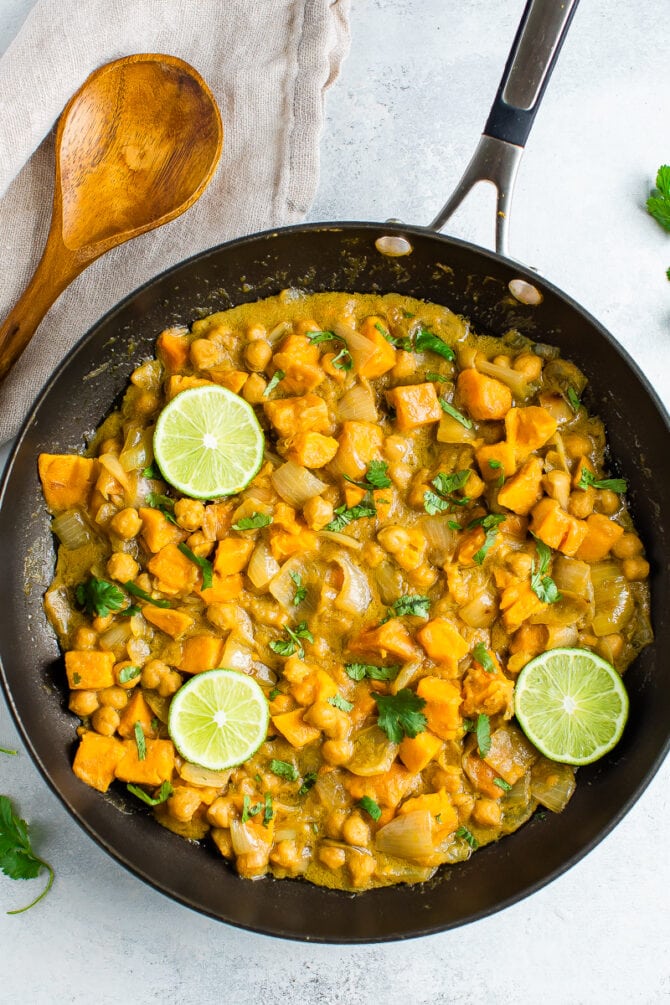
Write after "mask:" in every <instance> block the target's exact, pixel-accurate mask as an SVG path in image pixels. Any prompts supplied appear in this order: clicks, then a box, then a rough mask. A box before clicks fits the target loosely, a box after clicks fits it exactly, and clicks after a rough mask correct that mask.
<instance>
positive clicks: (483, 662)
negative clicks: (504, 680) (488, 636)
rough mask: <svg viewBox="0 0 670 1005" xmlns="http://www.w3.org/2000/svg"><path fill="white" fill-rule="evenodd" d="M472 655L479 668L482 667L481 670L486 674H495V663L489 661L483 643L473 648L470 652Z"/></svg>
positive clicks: (489, 658)
mask: <svg viewBox="0 0 670 1005" xmlns="http://www.w3.org/2000/svg"><path fill="white" fill-rule="evenodd" d="M472 655H473V656H474V658H475V659H476V660H477V662H478V663H479V665H480V667H482V669H483V670H486V672H487V673H495V672H496V667H495V663H494V662H493V660H492V659H491V657H490V655H489V652H488V649H487V648H486V646H485V645H484V643H483V642H478V643H477V645H476V646H475V648H474V649H473V650H472Z"/></svg>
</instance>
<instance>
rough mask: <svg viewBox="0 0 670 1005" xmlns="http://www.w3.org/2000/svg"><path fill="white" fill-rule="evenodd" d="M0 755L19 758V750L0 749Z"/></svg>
mask: <svg viewBox="0 0 670 1005" xmlns="http://www.w3.org/2000/svg"><path fill="white" fill-rule="evenodd" d="M0 754H7V755H8V756H9V757H18V756H19V752H18V750H12V749H11V748H10V747H0Z"/></svg>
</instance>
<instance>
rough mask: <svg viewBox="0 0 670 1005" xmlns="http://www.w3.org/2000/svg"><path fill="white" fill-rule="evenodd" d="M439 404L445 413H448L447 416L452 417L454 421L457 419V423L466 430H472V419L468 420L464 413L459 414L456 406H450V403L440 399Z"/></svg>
mask: <svg viewBox="0 0 670 1005" xmlns="http://www.w3.org/2000/svg"><path fill="white" fill-rule="evenodd" d="M439 402H440V407H441V409H442V411H443V412H446V413H447V415H450V416H451V417H452V419H456V422H460V424H461V425H462V426H464V427H465V428H466V429H472V420H471V419H468V418H467V417H466V416H465V415H463V413H462V412H459V411H458V409H457V408H454V406H453V405H450V404H449V402H448V401H445V399H444V398H440V399H439Z"/></svg>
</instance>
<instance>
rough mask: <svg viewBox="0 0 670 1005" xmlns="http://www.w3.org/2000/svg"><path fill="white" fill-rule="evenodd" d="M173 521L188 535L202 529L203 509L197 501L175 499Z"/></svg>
mask: <svg viewBox="0 0 670 1005" xmlns="http://www.w3.org/2000/svg"><path fill="white" fill-rule="evenodd" d="M174 516H175V520H176V521H177V523H178V524H179V526H180V527H181V528H182V530H187V531H189V533H193V531H194V530H198V529H199V528H200V527H202V521H203V520H204V518H205V507H204V505H203V503H201V502H200V501H199V500H197V499H177V501H176V503H175V504H174Z"/></svg>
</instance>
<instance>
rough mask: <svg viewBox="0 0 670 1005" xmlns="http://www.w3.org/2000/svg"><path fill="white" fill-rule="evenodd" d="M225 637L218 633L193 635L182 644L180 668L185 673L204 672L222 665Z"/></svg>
mask: <svg viewBox="0 0 670 1005" xmlns="http://www.w3.org/2000/svg"><path fill="white" fill-rule="evenodd" d="M222 654H223V639H221V638H219V636H218V635H211V634H207V635H192V636H191V637H190V638H188V639H184V641H183V642H182V646H181V659H180V661H179V669H180V670H184V671H185V673H202V671H203V670H214V669H215V668H216V667H219V666H221V656H222Z"/></svg>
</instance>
